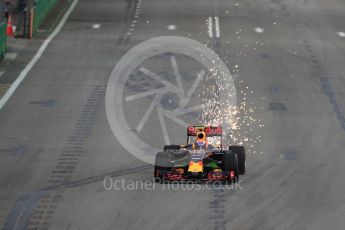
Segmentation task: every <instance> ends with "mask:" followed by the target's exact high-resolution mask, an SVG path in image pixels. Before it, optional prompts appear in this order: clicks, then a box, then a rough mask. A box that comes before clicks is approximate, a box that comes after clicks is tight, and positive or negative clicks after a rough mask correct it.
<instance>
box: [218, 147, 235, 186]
mask: <svg viewBox="0 0 345 230" xmlns="http://www.w3.org/2000/svg"><path fill="white" fill-rule="evenodd" d="M222 162H223V165H222V170H223V172H224V173H226V174H227V175H229V174H230V172H231V171H234V173H235V178H234V182H235V181H238V161H237V156H236V154H235V153H234V152H232V151H225V152H224V154H223V160H222Z"/></svg>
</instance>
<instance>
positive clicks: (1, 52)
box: [0, 21, 7, 59]
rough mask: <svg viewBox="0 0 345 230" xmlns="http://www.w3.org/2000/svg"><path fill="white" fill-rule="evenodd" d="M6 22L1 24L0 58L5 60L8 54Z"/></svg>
mask: <svg viewBox="0 0 345 230" xmlns="http://www.w3.org/2000/svg"><path fill="white" fill-rule="evenodd" d="M6 27H7V23H6V21H5V22H3V23H1V24H0V58H1V59H3V58H4V56H5V52H6Z"/></svg>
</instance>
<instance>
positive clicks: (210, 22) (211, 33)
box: [208, 17, 213, 38]
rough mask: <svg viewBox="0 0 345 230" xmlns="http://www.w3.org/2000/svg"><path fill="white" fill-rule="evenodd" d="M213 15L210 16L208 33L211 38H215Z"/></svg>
mask: <svg viewBox="0 0 345 230" xmlns="http://www.w3.org/2000/svg"><path fill="white" fill-rule="evenodd" d="M212 24H213V23H212V17H208V35H209V36H210V38H213V28H212V27H213V25H212Z"/></svg>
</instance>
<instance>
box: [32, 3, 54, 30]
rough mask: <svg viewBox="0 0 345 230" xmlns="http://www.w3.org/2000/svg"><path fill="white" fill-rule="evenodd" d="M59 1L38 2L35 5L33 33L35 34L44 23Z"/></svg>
mask: <svg viewBox="0 0 345 230" xmlns="http://www.w3.org/2000/svg"><path fill="white" fill-rule="evenodd" d="M56 3H58V0H38V1H37V2H36V4H35V9H34V18H33V32H34V33H35V32H36V31H37V29H38V27H39V26H40V25H41V23H42V22H43V20H44V18H45V17H46V16H47V14H48V13H49V11H50V10H51V9H53V8H54V6H55V5H56Z"/></svg>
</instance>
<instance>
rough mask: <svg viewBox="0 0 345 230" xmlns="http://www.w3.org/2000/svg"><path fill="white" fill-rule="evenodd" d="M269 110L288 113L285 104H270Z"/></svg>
mask: <svg viewBox="0 0 345 230" xmlns="http://www.w3.org/2000/svg"><path fill="white" fill-rule="evenodd" d="M269 110H271V111H287V108H286V106H285V105H284V104H283V103H270V105H269Z"/></svg>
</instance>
